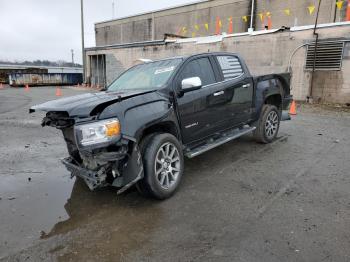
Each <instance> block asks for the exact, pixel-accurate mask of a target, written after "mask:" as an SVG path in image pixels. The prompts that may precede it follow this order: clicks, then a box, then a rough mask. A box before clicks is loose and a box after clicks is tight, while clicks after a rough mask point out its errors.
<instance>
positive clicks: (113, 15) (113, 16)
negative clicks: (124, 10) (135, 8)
mask: <svg viewBox="0 0 350 262" xmlns="http://www.w3.org/2000/svg"><path fill="white" fill-rule="evenodd" d="M114 11H115V9H114V0H113V1H112V19H114V18H115V13H114Z"/></svg>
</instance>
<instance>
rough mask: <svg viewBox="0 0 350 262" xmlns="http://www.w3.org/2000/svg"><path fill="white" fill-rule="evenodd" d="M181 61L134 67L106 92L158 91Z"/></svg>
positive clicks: (158, 62)
mask: <svg viewBox="0 0 350 262" xmlns="http://www.w3.org/2000/svg"><path fill="white" fill-rule="evenodd" d="M181 61H182V59H181V58H176V59H168V60H162V61H157V62H150V63H145V64H140V65H137V66H134V67H132V68H130V69H129V70H127V71H126V72H125V73H124V74H122V75H121V76H120V77H118V78H117V79H116V80H114V82H113V83H112V84H111V85H110V86H109V87H108V91H116V90H154V89H159V88H161V87H163V86H164V85H165V83H166V82H167V81H168V79H169V78H170V76H171V75H172V73H173V72H174V70H175V68H176V67H177V66H178V65H179V64H180V62H181Z"/></svg>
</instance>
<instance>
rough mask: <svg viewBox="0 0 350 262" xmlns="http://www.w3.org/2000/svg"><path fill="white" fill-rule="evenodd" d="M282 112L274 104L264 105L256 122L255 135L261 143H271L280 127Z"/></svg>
mask: <svg viewBox="0 0 350 262" xmlns="http://www.w3.org/2000/svg"><path fill="white" fill-rule="evenodd" d="M280 116H281V114H280V112H279V110H278V109H277V107H276V106H274V105H263V107H262V109H261V113H260V117H259V119H258V121H257V122H256V123H255V126H256V129H255V130H254V137H255V139H256V140H257V141H258V142H260V143H264V144H267V143H271V142H272V141H273V140H274V139H275V138H276V136H277V134H278V130H279V127H280Z"/></svg>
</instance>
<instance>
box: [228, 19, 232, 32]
mask: <svg viewBox="0 0 350 262" xmlns="http://www.w3.org/2000/svg"><path fill="white" fill-rule="evenodd" d="M228 33H229V34H232V33H233V23H232V17H230V18H229V19H228Z"/></svg>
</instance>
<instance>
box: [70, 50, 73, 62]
mask: <svg viewBox="0 0 350 262" xmlns="http://www.w3.org/2000/svg"><path fill="white" fill-rule="evenodd" d="M70 51H71V52H72V66H74V50H73V49H71V50H70Z"/></svg>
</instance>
